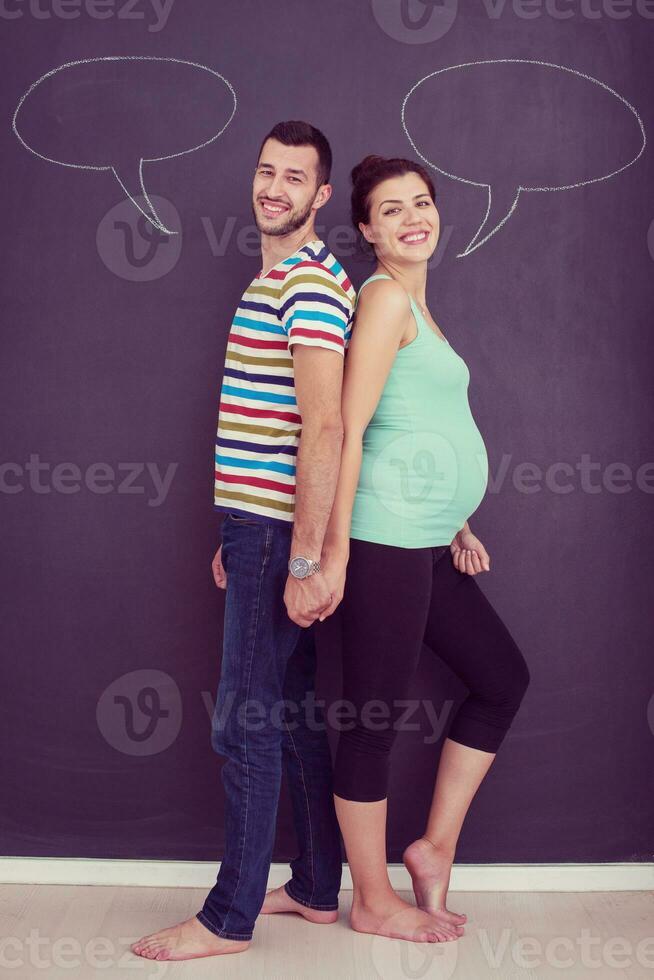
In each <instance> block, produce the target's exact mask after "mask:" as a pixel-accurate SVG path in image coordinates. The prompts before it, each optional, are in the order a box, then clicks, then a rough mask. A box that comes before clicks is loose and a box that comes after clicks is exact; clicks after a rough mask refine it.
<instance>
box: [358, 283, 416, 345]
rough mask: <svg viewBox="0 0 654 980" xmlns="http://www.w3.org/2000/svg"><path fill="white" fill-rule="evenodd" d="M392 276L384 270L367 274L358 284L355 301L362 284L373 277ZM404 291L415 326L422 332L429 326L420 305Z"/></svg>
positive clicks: (364, 284)
mask: <svg viewBox="0 0 654 980" xmlns="http://www.w3.org/2000/svg"><path fill="white" fill-rule="evenodd" d="M392 278H393V277H392V276H389V275H388V273H386V272H377V273H376V274H375V275H374V276H368V278H367V279H366V280H365V281H364V282H362V283H361V285H360V286H359V292H358V293H357V296H356V300H357V302H358V301H359V293H360V292H361V290H362V289H363V287H364V286H367V285H368V283H369V282H372V281H373V279H392ZM405 292H406V294H407V296H408V297H409V303H410V304H411V311H412V312H413V315H414V317H415V320H416V327H417V331H418V333H422V332H423V330H424V329H427V330H429V329H430V328H429V327H428V326H427V324H426V322H425V318H424V316H423V315H422V313H421V312H420V307H419V306H418V304H417V303H416V301H415V300H414V298H413V296H412V295H411V294H410V293H409V292H407V291H406V290H405ZM355 306H356V304H355Z"/></svg>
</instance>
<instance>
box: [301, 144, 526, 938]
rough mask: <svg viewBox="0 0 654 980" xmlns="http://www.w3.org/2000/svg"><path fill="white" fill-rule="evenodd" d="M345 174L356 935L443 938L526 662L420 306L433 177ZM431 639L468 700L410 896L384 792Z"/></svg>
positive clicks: (337, 537) (458, 393)
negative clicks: (353, 250) (496, 604)
mask: <svg viewBox="0 0 654 980" xmlns="http://www.w3.org/2000/svg"><path fill="white" fill-rule="evenodd" d="M352 182H353V189H352V220H353V223H354V226H355V228H357V229H358V231H359V232H360V234H361V235H362V236H363V238H364V239H365V242H367V243H368V244H369V245H370V246H372V249H373V251H374V256H375V258H376V269H375V273H374V274H373V275H372V276H370V277H369V278H368V279H367V280H366V282H364V284H363V285H362V287H361V289H360V291H359V296H358V299H357V307H356V319H355V327H354V330H353V334H352V339H351V342H350V348H349V351H348V355H347V358H346V364H345V375H344V382H343V412H342V413H343V423H344V428H345V436H344V443H343V450H342V457H341V468H340V475H339V481H338V488H337V491H336V497H335V501H334V507H333V510H332V514H331V517H330V522H329V526H328V529H327V535H326V538H325V543H324V548H323V568H324V571H325V575H326V577H327V579H328V583H329V587H330V589H331V591H332V593H333V600H332V605H331V606H330V607H329V608H328V610H326V611H325V612H324V613H323V614H322V615H321V617H320V618H321V619H323V618H325V617H326V616H327V615H329V614H330V613H331V612H333V610H334V609H335V608H336V606H337V605H338V604H339V603H341V615H342V623H343V684H344V691H343V695H344V698H345V699H346V700H347V701H348V702H352V703H353V704H354V705H355V707H356V722H355V723H354V727H352V728H351V730H343V731H342V733H341V736H340V741H339V746H338V750H337V754H336V760H335V771H334V794H335V805H336V811H337V814H338V819H339V823H340V826H341V831H342V833H343V838H344V841H345V847H346V851H347V857H348V862H349V865H350V869H351V873H352V879H353V886H354V894H353V903H352V915H351V923H352V926H353V928H354V929H356V930H358V931H362V932H372V933H378V934H382V935H388V936H393V937H397V938H406V939H413V940H415V941H431V942H436V941H447V940H452V939H456V938H458V936H459V935H461V934H462V933H463V925H462V923H463V922H464V921H465V918H466V917H465V915H458V914H456V913H454V912H451V911H450V910H449V909H447V907H446V897H447V889H448V884H449V877H450V870H451V866H452V861H453V858H454V853H455V849H456V844H457V840H458V837H459V832H460V830H461V826H462V823H463V820H464V818H465V815H466V812H467V810H468V807H469V806H470V802H471V800H472V798H473V796H474V795H475V793H476V791H477V789H478V787H479V785H480V783H481V781H482V779H483V777H484V776H485V774H486V772H487V771H488V769H489V767H490V765H491V763H492V761H493V759H494V758H495V754H496V752H497V750H498V748H499V746H500V743H501V741H502V739H503V738H504V735H505V734H506V732H507V730H508V729H509V727H510V724H511V722H512V719H513V717H514V715H515V713H516V712H517V710H518V707H519V705H520V702H521V700H522V697H523V695H524V693H525V690H526V688H527V685H528V683H529V671H528V668H527V665H526V663H525V660H524V658H523V656H522V654H521V652H520V650H519V649H518V647H517V646H516V644H515V642H514V640H513V638H512V637H511V634H510V633H509V631H508V630H507V628H506V626H505V625H504V624H503V622H502V620H501V619H500V617H499V616H498V615H497V613H496V612H495V611H494V609H493V608H492V606H491V605H490V603H489V602H488V600H487V599H486V597H485V596H484V594H483V592H482V591H481V589H480V588H479V586H478V585H477V583H476V582H475V581H474V576H475V575H477V574H478V573H479V572H481V571H482V570H483V571H489V570H490V559H489V555H488V552H487V550H486V548H485V547H484V545H483V544H482V543H481V541H480V540H479V539H478V538H477V537H476V536H475V535H474V534H473V532H472V531H471V529H470V526H469V524H468V518H469V517H470V515H471V514H472V513H473V512H474V511H475V510H476V509H477V507H478V506H479V504H480V502H481V500H482V498H483V496H484V493H485V490H486V483H487V476H488V461H487V457H486V450H485V447H484V443H483V440H482V437H481V435H480V433H479V430H478V429H477V426H476V425H475V422H474V420H473V417H472V414H471V412H470V407H469V404H468V397H467V388H468V382H469V380H470V374H469V371H468V368H467V366H466V364H465V362H464V361H463V359H462V358H461V357H460V356H459V355H458V354H457V353H456V352H455V351H454V349H453V348H452V347H451V346H450V345H449V343H448V341H447V340H446V339H445V337H444V336H443V334H442V333H441V331H440V329H439V327H438V325H437V323H436V322H435V321H434V320H433V318H432V316H431V314H430V313H429V310H428V308H427V302H426V284H427V263H428V260H429V258H430V256H431V255H432V253H433V252H434V249H435V248H436V245H437V242H438V234H439V216H438V211H437V209H436V204H435V194H434V187H433V184H432V181H431V179H430V177H429V174H428V173H427V172H426V170H425V169H424V168H423V167H421V166H420V165H419V164H417V163H414V162H413V161H409V160H402V159H384V158H382V157H377V156H368V157H366V158H365V159H364V160H363V161H362V162H361V163H360V164H359V165H358V166H357V167H355V168H354V170H353V171H352ZM346 571H347V584H346ZM343 593H344V594H343ZM341 600H342V602H341ZM423 643H424V644H425V645H426V646H428V647H430V648H431V649H432V650H433V651H434V653H435V654H437V655H438V656H439V657H441V658H442V659H443V660H444V661H445V662H446V663H447V664H448V666H449V667H451V668H452V669H453V670H454V671H455V673H456V674H457V675H458V676H459V677H460V678H461V679H462V681H463V682H464V683H465V685H466V687H467V688H468V690H469V692H470V693H469V695H468V697H467V699H466V700H465V701H464V702H463V704H462V705H461V707H460V709H459V711H458V713H457V714H456V716H455V718H454V719H453V721H452V724H451V727H450V729H449V733H448V737H447V738H446V740H445V743H444V745H443V750H442V753H441V757H440V763H439V768H438V774H437V778H436V785H435V788H434V794H433V801H432V804H431V809H430V812H429V816H428V818H427V824H426V828H425V833H424V835H423V836H422V837H420V838H419V839H418V840H415V841H413V842H412V843H411V844H409V846H408V847H407V848H406V850H405V852H404V856H403V857H404V863H405V865H406V867H407V869H408V870H409V872H410V874H411V878H412V881H413V888H414V892H415V897H416V901H417V907H416V906H414V905H410V904H409V903H407V902H404V901H403V900H402V899H401V898H400V897H399V896H398V895H396V894H395V892H394V891H393V889H392V887H391V884H390V881H389V878H388V873H387V863H386V848H385V835H386V803H387V800H386V796H387V784H388V764H389V754H390V750H391V747H392V744H393V741H394V738H395V735H396V730H395V723H396V722H398V721H399V720H400V718H401V715H402V713H403V712H404V710H405V708H404V706H403V705H402V703H401V702H402V699H405V698H406V697H407V693H408V690H409V684H410V681H411V677H412V675H413V673H414V671H415V669H416V665H417V662H418V657H419V654H420V649H421V647H422V645H423ZM379 702H381V704H382V707H383V708H384V711H383V712H382V716H383V719H384V723H383V724H380V711H379V707H378V705H379ZM374 705H376V707H373V706H374Z"/></svg>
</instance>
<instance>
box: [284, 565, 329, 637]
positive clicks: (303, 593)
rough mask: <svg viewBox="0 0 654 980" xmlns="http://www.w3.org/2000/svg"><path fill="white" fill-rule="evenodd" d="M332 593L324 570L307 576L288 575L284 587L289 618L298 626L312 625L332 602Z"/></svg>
mask: <svg viewBox="0 0 654 980" xmlns="http://www.w3.org/2000/svg"><path fill="white" fill-rule="evenodd" d="M331 598H332V597H331V593H330V591H329V588H328V587H327V582H326V580H325V576H324V575H323V573H322V572H314V574H313V575H309V576H307V578H302V579H300V578H295V577H294V576H293V575H291V574H290V572H289V575H288V578H287V579H286V588H285V589H284V603H285V605H286V611H287V613H288V615H289V619H292V620H293V622H294V623H297V624H298V626H303V627H305V628H306V627H307V626H311V624H312V623H313V622H314V620H316V619H317V618H318V617H319V616H320V615H321V613H322V611H323V609H326V608H327V606H328V605H329V604H330V602H331Z"/></svg>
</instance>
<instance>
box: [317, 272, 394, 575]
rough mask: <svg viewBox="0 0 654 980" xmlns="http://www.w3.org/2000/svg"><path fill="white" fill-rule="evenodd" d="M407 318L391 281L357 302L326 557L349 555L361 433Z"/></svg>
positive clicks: (368, 288) (376, 285)
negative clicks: (338, 467)
mask: <svg viewBox="0 0 654 980" xmlns="http://www.w3.org/2000/svg"><path fill="white" fill-rule="evenodd" d="M410 316H411V306H410V303H409V298H408V296H407V294H406V292H405V290H404V289H403V288H402V286H400V284H399V283H397V282H393V281H392V280H389V279H380V280H376V281H375V282H373V283H370V285H368V286H366V289H365V292H363V293H362V294H361V296H360V298H359V302H358V303H357V311H356V318H355V323H354V327H353V330H352V338H351V340H350V344H349V347H348V350H347V356H346V358H345V368H344V375H343V391H342V400H341V416H342V419H343V445H342V450H341V461H340V469H339V475H338V483H337V487H336V494H335V497H334V504H333V507H332V511H331V515H330V518H329V521H328V524H327V529H326V531H325V538H324V543H323V551H324V553H325V555H326V556H327V557H329V556H332V557H335V558H336V559H343V558H345V559H347V556H348V555H349V550H350V522H351V519H352V507H353V505H354V497H355V494H356V489H357V485H358V482H359V473H360V470H361V454H362V441H363V433H364V432H365V429H366V427H367V425H368V423H369V421H370V419H371V418H372V416H373V414H374V411H375V409H376V407H377V404H378V402H379V399H380V397H381V394H382V391H383V389H384V385H385V384H386V379H387V378H388V375H389V372H390V370H391V367H392V365H393V361H394V359H395V355H396V353H397V349H398V347H399V344H400V341H401V339H402V336H403V334H404V333H405V331H406V329H407V325H408V323H407V320H408V317H410Z"/></svg>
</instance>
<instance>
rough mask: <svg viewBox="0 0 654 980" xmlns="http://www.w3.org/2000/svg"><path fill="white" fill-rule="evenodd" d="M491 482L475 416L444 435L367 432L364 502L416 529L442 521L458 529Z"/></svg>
mask: <svg viewBox="0 0 654 980" xmlns="http://www.w3.org/2000/svg"><path fill="white" fill-rule="evenodd" d="M487 483H488V457H487V454H486V447H485V445H484V441H483V439H482V437H481V433H480V432H479V429H478V428H477V426H476V425H475V423H474V420H472V418H470V419H469V421H468V422H467V423H466V424H465V425H458V426H456V427H452V428H450V429H449V430H448V431H447V433H444V432H443V431H434V430H433V429H432V430H425V431H422V432H415V431H412V432H395V433H394V432H390V431H389V430H384V431H381V430H380V431H377V432H369V431H368V430H367V432H366V437H365V438H364V445H363V458H362V466H361V475H360V480H359V491H358V495H359V497H360V499H361V500H362V502H363V500H364V499H365V500H368V501H373V500H374V502H375V503H376V504H378V505H381V506H382V507H384V508H385V509H386V510H387V511H388V512H390V513H391V514H393V515H395V516H398V517H401V518H402V519H403V520H405V521H409V522H415V523H416V526H425V524H432V523H433V522H434V521H435V520H438V519H442V522H443V523H451V524H452V525H453V526H454V525H457V526H456V527H455V530H458V528H460V527H461V526H462V525H463V523H464V522H465V521H466V520H467V518H468V517H469V516H470V515H471V514H472V513H473V512H474V511H475V510H476V509H477V507H478V506H479V504H480V503H481V501H482V499H483V497H484V494H485V492H486V486H487Z"/></svg>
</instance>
